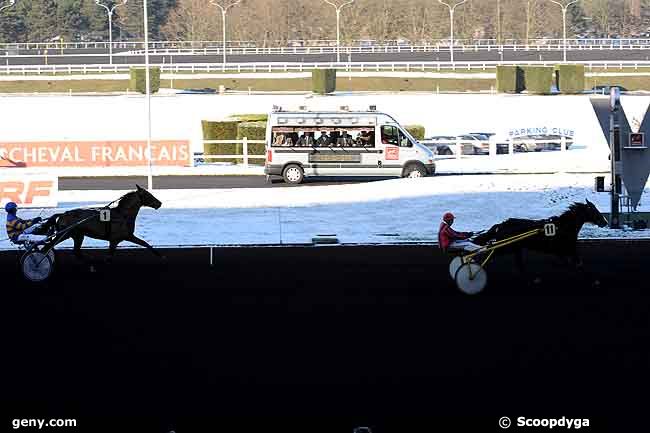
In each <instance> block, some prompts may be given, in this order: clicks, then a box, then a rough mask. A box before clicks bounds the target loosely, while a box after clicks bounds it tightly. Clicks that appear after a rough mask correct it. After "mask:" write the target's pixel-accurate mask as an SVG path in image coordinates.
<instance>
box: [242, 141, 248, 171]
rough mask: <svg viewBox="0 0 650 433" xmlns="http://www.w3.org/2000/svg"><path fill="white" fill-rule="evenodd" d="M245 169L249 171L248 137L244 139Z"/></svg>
mask: <svg viewBox="0 0 650 433" xmlns="http://www.w3.org/2000/svg"><path fill="white" fill-rule="evenodd" d="M243 143H244V169H246V170H248V137H244V141H243Z"/></svg>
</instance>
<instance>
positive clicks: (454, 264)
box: [449, 256, 463, 280]
mask: <svg viewBox="0 0 650 433" xmlns="http://www.w3.org/2000/svg"><path fill="white" fill-rule="evenodd" d="M461 266H463V258H462V257H461V256H456V257H454V259H453V260H452V261H451V263H449V276H451V279H452V280H453V279H455V278H456V271H458V268H460V267H461Z"/></svg>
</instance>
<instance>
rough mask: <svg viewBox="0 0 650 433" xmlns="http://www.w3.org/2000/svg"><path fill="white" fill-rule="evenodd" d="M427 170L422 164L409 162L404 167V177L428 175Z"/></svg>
mask: <svg viewBox="0 0 650 433" xmlns="http://www.w3.org/2000/svg"><path fill="white" fill-rule="evenodd" d="M426 175H427V170H426V169H425V168H424V167H423V166H421V165H420V164H409V165H408V166H406V168H405V169H404V177H410V178H418V177H426Z"/></svg>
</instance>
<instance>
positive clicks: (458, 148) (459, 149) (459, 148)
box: [456, 137, 463, 159]
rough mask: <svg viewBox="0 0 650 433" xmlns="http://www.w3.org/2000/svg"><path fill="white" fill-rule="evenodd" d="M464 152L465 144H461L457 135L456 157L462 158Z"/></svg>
mask: <svg viewBox="0 0 650 433" xmlns="http://www.w3.org/2000/svg"><path fill="white" fill-rule="evenodd" d="M462 154H463V146H461V144H460V138H458V137H456V159H460V157H461V155H462Z"/></svg>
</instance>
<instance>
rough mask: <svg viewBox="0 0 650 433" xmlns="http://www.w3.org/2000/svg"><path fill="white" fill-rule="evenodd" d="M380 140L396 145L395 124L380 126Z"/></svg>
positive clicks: (396, 131)
mask: <svg viewBox="0 0 650 433" xmlns="http://www.w3.org/2000/svg"><path fill="white" fill-rule="evenodd" d="M381 142H382V143H384V144H393V145H395V146H398V145H399V144H398V143H399V142H398V130H397V127H395V126H390V125H384V126H382V127H381Z"/></svg>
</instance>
